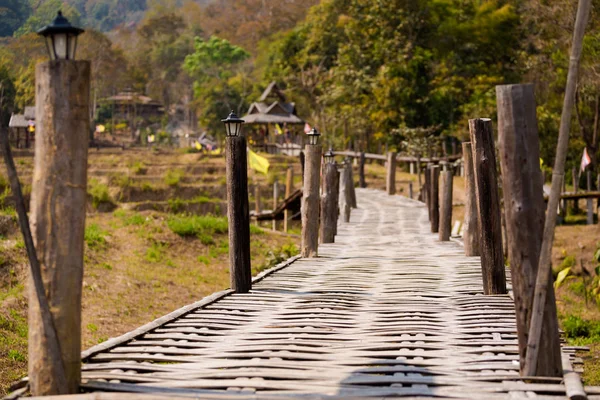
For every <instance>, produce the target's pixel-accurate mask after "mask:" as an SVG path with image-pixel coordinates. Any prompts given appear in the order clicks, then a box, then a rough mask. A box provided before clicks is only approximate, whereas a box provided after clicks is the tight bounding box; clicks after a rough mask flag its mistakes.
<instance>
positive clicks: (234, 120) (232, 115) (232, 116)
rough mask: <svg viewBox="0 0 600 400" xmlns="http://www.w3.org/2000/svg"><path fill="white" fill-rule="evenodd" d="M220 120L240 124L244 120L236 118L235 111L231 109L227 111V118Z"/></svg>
mask: <svg viewBox="0 0 600 400" xmlns="http://www.w3.org/2000/svg"><path fill="white" fill-rule="evenodd" d="M221 122H223V123H226V124H227V123H240V124H243V123H244V122H246V121H244V120H243V119H241V118H238V116H237V115H235V113H234V112H233V110H231V112H230V113H229V115H228V116H227V118H225V119H222V120H221Z"/></svg>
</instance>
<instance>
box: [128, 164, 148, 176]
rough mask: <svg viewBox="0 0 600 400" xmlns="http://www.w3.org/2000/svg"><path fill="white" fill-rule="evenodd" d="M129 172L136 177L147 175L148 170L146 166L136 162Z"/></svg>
mask: <svg viewBox="0 0 600 400" xmlns="http://www.w3.org/2000/svg"><path fill="white" fill-rule="evenodd" d="M129 170H130V171H131V172H132V173H133V174H134V175H146V172H148V168H147V167H146V164H144V163H143V162H141V161H136V162H134V163H133V164H131V166H130V167H129Z"/></svg>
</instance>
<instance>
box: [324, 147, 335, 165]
mask: <svg viewBox="0 0 600 400" xmlns="http://www.w3.org/2000/svg"><path fill="white" fill-rule="evenodd" d="M334 158H335V154H334V153H333V149H332V148H331V147H330V148H329V150H327V151H326V152H325V153H323V161H325V164H333V163H334Z"/></svg>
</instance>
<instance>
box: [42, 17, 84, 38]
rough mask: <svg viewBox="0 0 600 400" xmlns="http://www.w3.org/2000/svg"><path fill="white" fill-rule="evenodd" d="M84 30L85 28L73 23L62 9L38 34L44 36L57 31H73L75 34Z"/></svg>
mask: <svg viewBox="0 0 600 400" xmlns="http://www.w3.org/2000/svg"><path fill="white" fill-rule="evenodd" d="M83 32H84V29H81V28H78V27H76V26H73V25H71V23H70V22H69V20H68V19H66V18H65V17H63V15H62V11H59V12H58V14H57V15H56V18H54V20H53V21H52V23H51V24H50V25H46V26H45V27H43V28H42V29H40V30H39V31H37V34H38V35H42V36H49V35H54V34H56V33H71V34H74V35H79V34H81V33H83Z"/></svg>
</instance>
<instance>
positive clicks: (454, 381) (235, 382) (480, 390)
mask: <svg viewBox="0 0 600 400" xmlns="http://www.w3.org/2000/svg"><path fill="white" fill-rule="evenodd" d="M357 195H358V202H359V209H358V210H354V211H353V214H352V218H351V222H350V223H349V224H343V223H341V225H340V227H339V231H338V236H337V237H336V241H337V243H335V244H331V245H321V246H320V248H319V258H317V259H300V258H294V259H292V260H289V261H288V262H287V263H284V264H283V265H280V266H279V267H276V268H275V269H274V270H272V271H269V272H268V273H267V274H264V275H263V276H262V277H260V278H259V279H257V280H256V282H255V284H254V288H253V290H252V291H251V292H250V293H248V294H235V293H232V292H231V291H224V292H221V293H218V294H215V295H213V296H211V297H210V298H207V299H205V300H203V301H201V302H198V303H196V304H193V305H190V306H187V307H185V308H184V309H182V310H179V311H177V312H175V313H173V314H171V315H168V316H165V317H163V318H161V319H159V320H157V321H155V322H154V323H151V324H148V325H147V326H145V327H142V328H140V329H138V330H137V331H134V332H131V333H129V334H127V335H125V336H124V337H121V338H116V339H112V340H110V341H108V342H107V343H103V344H101V345H99V346H96V347H95V348H92V349H90V350H88V351H87V352H84V366H83V381H84V385H83V389H84V391H85V392H88V394H81V395H76V398H80V399H84V398H85V399H166V398H175V397H178V396H181V397H188V398H190V397H191V398H202V399H223V398H234V399H238V398H248V399H263V398H264V399H271V398H288V397H294V398H311V399H314V398H359V397H360V398H365V397H376V398H381V397H395V396H402V397H405V398H412V397H421V398H422V397H435V398H468V399H484V398H485V399H515V398H565V387H564V385H563V384H562V383H561V381H560V380H554V381H552V380H546V381H539V382H534V383H525V382H523V381H521V380H520V379H519V377H518V369H519V365H518V354H517V353H518V348H517V339H516V327H515V314H514V306H513V301H512V299H511V298H510V297H509V296H508V295H504V296H483V294H482V289H481V273H480V264H479V258H477V257H469V258H467V257H465V256H464V255H463V249H462V247H461V246H460V245H459V244H457V243H455V242H439V241H438V238H437V235H434V234H431V233H430V231H429V224H428V221H427V211H426V209H425V207H424V205H423V204H422V203H419V202H416V201H412V200H409V199H407V198H405V197H401V196H387V195H386V194H384V193H383V192H380V191H375V190H369V189H358V190H357ZM563 351H565V352H566V353H568V354H569V355H570V356H571V358H572V359H573V357H574V354H573V353H574V350H573V349H564V350H563ZM90 392H93V393H90ZM124 392H128V393H127V394H125V393H124ZM588 396H589V398H590V399H593V398H596V399H600V388H588Z"/></svg>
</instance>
